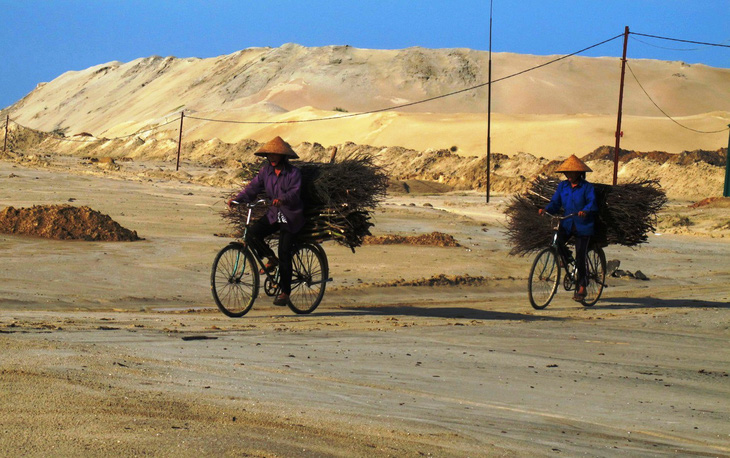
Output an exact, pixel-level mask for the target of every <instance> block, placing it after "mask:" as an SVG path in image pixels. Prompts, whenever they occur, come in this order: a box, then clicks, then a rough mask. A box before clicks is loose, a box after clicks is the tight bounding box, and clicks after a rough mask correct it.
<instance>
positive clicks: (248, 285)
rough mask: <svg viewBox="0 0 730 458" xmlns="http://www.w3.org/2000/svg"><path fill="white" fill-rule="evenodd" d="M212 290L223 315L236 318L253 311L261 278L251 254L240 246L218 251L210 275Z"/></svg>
mask: <svg viewBox="0 0 730 458" xmlns="http://www.w3.org/2000/svg"><path fill="white" fill-rule="evenodd" d="M210 288H211V290H212V292H213V299H214V300H215V303H216V305H217V306H218V308H219V309H220V311H221V312H223V313H224V314H226V315H228V316H230V317H233V318H237V317H241V316H243V315H245V314H246V313H247V312H248V311H249V310H251V306H253V302H254V300H255V299H256V297H257V296H258V295H259V276H258V271H257V270H256V261H254V258H253V255H252V254H251V252H250V251H248V249H246V248H245V247H244V246H243V245H241V244H239V243H232V244H230V245H228V246H227V247H225V248H223V249H222V250H221V251H220V252H218V255H216V257H215V260H214V261H213V271H212V272H211V274H210Z"/></svg>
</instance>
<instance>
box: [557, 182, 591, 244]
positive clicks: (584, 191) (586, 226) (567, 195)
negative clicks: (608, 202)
mask: <svg viewBox="0 0 730 458" xmlns="http://www.w3.org/2000/svg"><path fill="white" fill-rule="evenodd" d="M561 208H562V209H564V210H565V214H566V215H569V214H571V213H578V212H579V211H584V212H586V213H587V214H588V216H586V217H585V218H581V217H579V216H578V215H576V216H573V217H571V218H568V219H564V220H563V221H561V222H560V226H561V227H562V228H563V229H564V230H565V231H567V232H568V234H572V233H573V229H575V233H576V234H577V235H593V233H594V231H595V230H594V225H595V220H596V214H597V213H598V204H597V203H596V191H595V189H594V187H593V185H592V184H590V183H589V182H587V181H586V180H581V181H580V182H578V185H577V186H576V187H573V186H571V184H570V182H569V181H568V180H565V181H561V182H560V184H558V189H557V190H556V191H555V194H554V195H553V198H552V199H551V200H550V203H549V204H548V206H547V207H545V211H547V212H548V213H551V214H553V215H555V214H557V213H558V212H559V211H560V209H561Z"/></svg>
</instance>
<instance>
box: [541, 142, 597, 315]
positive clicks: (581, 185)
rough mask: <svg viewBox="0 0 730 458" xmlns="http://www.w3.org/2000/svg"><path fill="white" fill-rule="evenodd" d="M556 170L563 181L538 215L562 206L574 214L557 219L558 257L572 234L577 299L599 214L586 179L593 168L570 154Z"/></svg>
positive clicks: (564, 252) (581, 296) (582, 294)
mask: <svg viewBox="0 0 730 458" xmlns="http://www.w3.org/2000/svg"><path fill="white" fill-rule="evenodd" d="M555 171H556V172H562V173H564V174H565V178H566V180H565V181H561V182H560V184H558V189H557V190H556V191H555V194H554V195H553V198H552V199H551V200H550V203H549V204H548V205H547V207H545V208H544V209H542V208H541V209H540V210H539V212H540V214H542V213H544V212H548V213H550V214H553V215H554V214H556V213H557V212H559V211H560V209H561V208H562V209H563V210H564V211H565V214H566V215H571V214H572V215H573V216H571V217H570V218H567V219H564V220H562V221H561V222H560V228H559V229H558V247H559V249H560V252H561V253H560V254H561V256H562V257H563V258H564V259H567V257H568V256H569V255H570V251H568V249H567V248H566V246H565V243H566V242H567V241H568V239H570V238H571V237H575V263H576V267H578V275H577V279H576V280H577V283H578V289H577V290H576V292H575V295H574V296H573V299H574V300H576V301H579V302H580V301H582V300H583V299H585V297H586V286H587V285H588V278H587V277H586V269H587V266H588V245H589V244H590V241H591V236H593V235H594V233H595V228H594V226H595V218H596V215H597V214H598V204H597V203H596V192H595V189H594V187H593V185H592V184H591V183H589V182H587V181H586V172H592V171H593V170H591V168H590V167H588V166H587V165H586V164H585V163H584V162H583V161H581V160H580V159H578V158H577V157H576V156H575V155H572V156H570V157H569V158H568V159H566V160H565V162H563V163H562V164H560V166H559V167H558V168H557V169H555Z"/></svg>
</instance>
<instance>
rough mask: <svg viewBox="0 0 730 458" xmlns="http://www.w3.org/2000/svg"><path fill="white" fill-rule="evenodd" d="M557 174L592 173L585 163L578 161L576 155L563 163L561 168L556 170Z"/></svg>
mask: <svg viewBox="0 0 730 458" xmlns="http://www.w3.org/2000/svg"><path fill="white" fill-rule="evenodd" d="M555 171H556V172H592V171H593V170H591V168H590V167H588V166H587V165H586V164H585V162H583V161H581V160H580V159H578V158H577V157H576V156H575V154H573V155H571V156H570V157H569V158H568V159H566V160H565V161H563V163H562V164H560V166H559V167H558V168H557V169H555Z"/></svg>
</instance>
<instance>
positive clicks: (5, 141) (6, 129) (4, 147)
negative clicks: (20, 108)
mask: <svg viewBox="0 0 730 458" xmlns="http://www.w3.org/2000/svg"><path fill="white" fill-rule="evenodd" d="M8 125H10V115H5V140H4V141H3V153H4V152H5V150H7V149H8Z"/></svg>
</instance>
